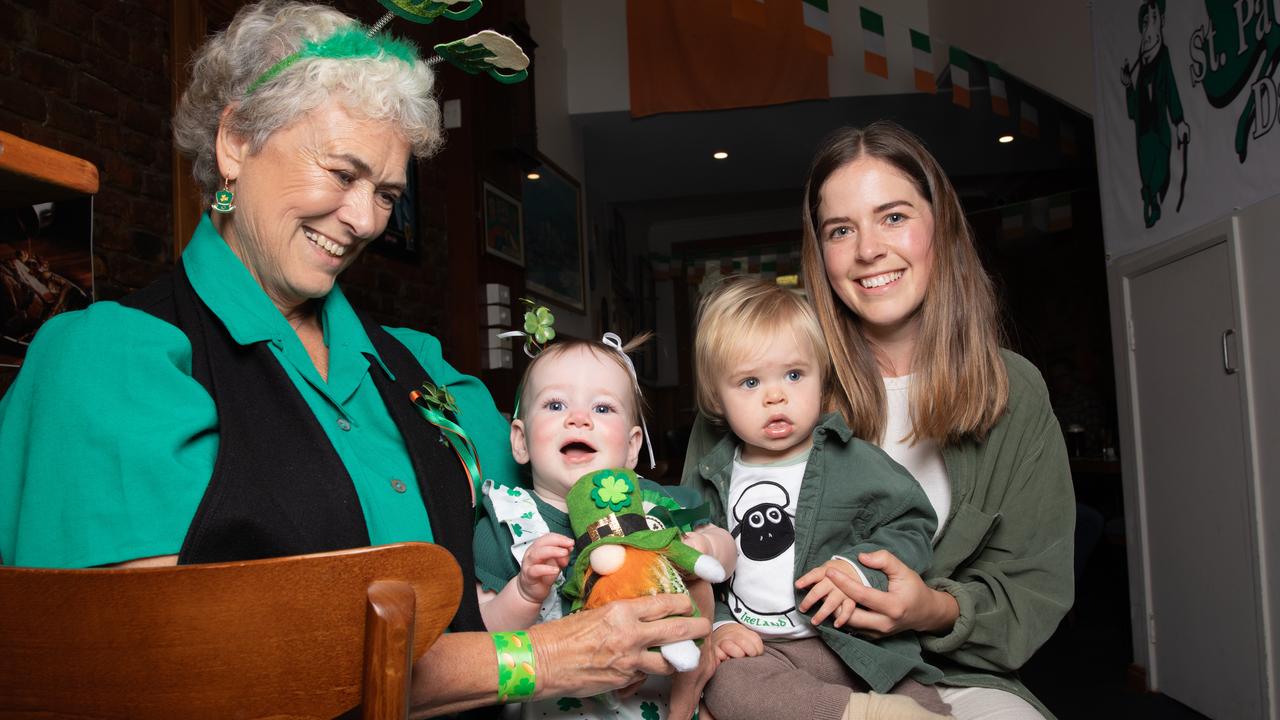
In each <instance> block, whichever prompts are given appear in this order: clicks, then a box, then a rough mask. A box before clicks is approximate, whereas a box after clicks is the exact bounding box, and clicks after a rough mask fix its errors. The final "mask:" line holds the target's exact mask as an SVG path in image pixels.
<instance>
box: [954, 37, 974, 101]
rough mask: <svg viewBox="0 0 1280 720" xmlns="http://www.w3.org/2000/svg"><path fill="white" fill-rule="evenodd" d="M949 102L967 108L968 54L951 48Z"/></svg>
mask: <svg viewBox="0 0 1280 720" xmlns="http://www.w3.org/2000/svg"><path fill="white" fill-rule="evenodd" d="M951 102H954V103H955V104H957V105H959V106H961V107H966V108H967V107H969V106H970V105H969V53H967V52H965V51H963V50H961V49H960V48H958V47H953V48H951Z"/></svg>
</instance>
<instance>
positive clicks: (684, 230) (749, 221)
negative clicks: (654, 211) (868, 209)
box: [646, 208, 799, 387]
mask: <svg viewBox="0 0 1280 720" xmlns="http://www.w3.org/2000/svg"><path fill="white" fill-rule="evenodd" d="M798 214H799V213H798V212H797V211H796V209H795V208H785V209H778V210H762V211H758V212H753V213H737V214H734V215H720V216H715V217H701V218H695V219H691V220H679V221H675V222H655V223H653V224H651V225H650V226H649V229H648V233H647V236H646V241H647V243H648V247H649V249H650V250H651V251H653V252H656V253H658V254H660V255H670V254H671V245H672V243H678V242H685V241H688V240H710V239H713V238H721V237H734V236H743V235H758V234H761V233H771V232H781V231H786V230H795V231H796V233H797V235H796V237H797V238H799V229H798V226H799V219H798V218H797V216H798ZM675 282H684V280H683V279H681V278H677V279H676V280H675ZM656 294H657V297H656V301H657V307H656V313H655V314H656V315H657V321H658V327H656V328H654V332H655V333H656V334H657V340H656V343H657V348H658V353H657V355H658V380H657V385H658V386H659V387H673V386H675V385H676V384H677V383H678V382H679V379H680V378H679V374H680V364H679V357H680V356H679V353H678V352H676V345H675V342H676V324H675V323H676V311H677V309H676V306H675V292H674V291H673V290H672V286H671V283H670V282H662V283H657V289H656ZM681 311H683V310H681Z"/></svg>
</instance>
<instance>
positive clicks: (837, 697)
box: [702, 638, 951, 720]
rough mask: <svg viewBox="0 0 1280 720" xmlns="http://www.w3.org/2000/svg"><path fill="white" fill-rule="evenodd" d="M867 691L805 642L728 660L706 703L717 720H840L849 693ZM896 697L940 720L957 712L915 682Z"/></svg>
mask: <svg viewBox="0 0 1280 720" xmlns="http://www.w3.org/2000/svg"><path fill="white" fill-rule="evenodd" d="M867 691H868V687H867V684H866V683H865V682H863V680H862V678H860V677H858V676H857V675H855V674H854V673H853V671H852V670H850V669H849V667H848V666H847V665H845V664H844V661H843V660H841V659H840V656H839V655H836V654H835V653H834V652H832V651H831V648H828V647H827V646H826V644H825V643H823V642H822V640H820V639H818V638H805V639H803V640H791V641H788V642H767V643H765V644H764V654H763V655H757V656H756V657H750V658H729V659H728V660H725V661H724V662H722V663H720V667H718V668H716V673H715V675H712V676H711V680H710V681H709V682H708V683H707V687H706V690H704V691H703V696H702V699H703V702H704V703H706V705H707V710H709V711H710V712H711V715H712V716H714V717H715V718H717V720H756V719H757V718H758V719H759V720H777V719H778V718H791V717H805V718H814V719H815V720H840V718H841V717H842V716H843V715H844V709H845V706H847V705H848V704H849V693H853V692H867ZM890 692H892V693H894V694H898V695H907V696H909V697H910V698H911V699H913V700H915V701H916V702H918V703H920V705H921V706H922V707H924V708H925V709H926V710H929V711H931V712H935V713H938V714H939V715H946V714H948V713H950V711H951V708H950V706H948V705H947V704H946V703H944V702H942V698H941V697H939V696H938V691H937V690H935V689H933V688H931V687H928V686H926V685H921V684H920V683H918V682H916V681H914V680H909V679H908V680H903V681H902V682H900V683H898V684H897V685H896V686H894V688H893V689H892V690H891V691H890Z"/></svg>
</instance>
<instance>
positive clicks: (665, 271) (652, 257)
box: [649, 0, 755, 280]
mask: <svg viewBox="0 0 1280 720" xmlns="http://www.w3.org/2000/svg"><path fill="white" fill-rule="evenodd" d="M751 1H752V2H755V0H751ZM649 264H650V265H652V266H653V279H654V280H670V279H671V278H673V277H675V275H676V271H675V269H674V268H673V264H672V262H671V257H670V256H668V255H661V254H659V253H649Z"/></svg>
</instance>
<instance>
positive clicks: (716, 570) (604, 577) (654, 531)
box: [563, 468, 725, 672]
mask: <svg viewBox="0 0 1280 720" xmlns="http://www.w3.org/2000/svg"><path fill="white" fill-rule="evenodd" d="M565 501H566V504H567V505H568V507H569V525H570V527H572V528H573V534H574V537H575V538H577V541H576V543H575V546H574V550H575V551H577V553H578V559H577V560H576V561H575V562H574V564H573V567H571V568H569V571H568V573H567V580H566V581H565V584H564V588H563V592H564V594H565V596H566V597H569V598H571V599H573V610H581V609H590V608H595V607H599V606H601V605H604V604H606V603H609V602H611V601H613V600H621V599H624V598H632V597H641V596H644V595H656V594H658V593H683V592H688V590H687V589H686V588H685V584H684V576H687V575H696V576H698V577H700V578H702V579H703V580H707V581H709V582H713V583H715V582H720V581H722V580H724V578H725V572H724V568H723V567H722V566H721V565H720V563H719V561H717V560H716V559H715V558H713V557H711V556H710V555H703V554H702V553H700V552H698V551H697V550H694V549H693V548H691V547H689V546H688V545H686V544H684V542H682V541H681V540H680V529H679V528H674V527H673V528H664V527H662V523H661V522H660V521H658V520H656V519H654V518H652V517H649V516H646V515H645V512H644V507H643V502H642V500H641V491H640V489H639V485H638V484H637V482H636V474H635V473H634V472H633V471H631V470H628V469H626V468H610V469H605V470H597V471H595V472H593V473H589V474H587V475H583V476H582V478H581V479H579V480H578V482H577V483H576V484H575V485H574V486H573V487H572V488H571V489H570V490H569V494H568V496H567V497H566V498H565ZM659 649H660V650H661V652H662V656H663V657H664V658H666V659H667V662H669V663H671V664H672V665H673V666H674V667H675V668H676V670H678V671H680V672H686V671H688V670H692V669H693V668H694V667H696V666H697V664H698V656H699V650H698V646H697V645H695V644H694V642H693V641H692V640H685V641H682V642H678V643H671V644H669V645H663V646H662V647H661V648H659Z"/></svg>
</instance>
